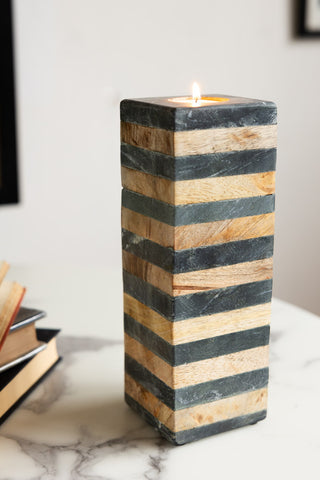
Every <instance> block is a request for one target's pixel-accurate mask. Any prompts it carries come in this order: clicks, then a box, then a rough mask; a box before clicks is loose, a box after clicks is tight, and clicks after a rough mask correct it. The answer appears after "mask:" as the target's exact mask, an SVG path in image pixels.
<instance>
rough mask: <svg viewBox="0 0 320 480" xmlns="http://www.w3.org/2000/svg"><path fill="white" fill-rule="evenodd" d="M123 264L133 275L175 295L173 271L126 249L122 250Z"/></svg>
mask: <svg viewBox="0 0 320 480" xmlns="http://www.w3.org/2000/svg"><path fill="white" fill-rule="evenodd" d="M122 266H123V269H124V270H125V271H126V272H129V273H131V275H135V276H136V277H139V278H142V280H144V281H145V282H148V283H151V285H154V286H155V287H157V288H159V289H160V290H162V291H163V292H166V293H167V294H168V295H173V275H172V273H170V272H168V271H166V270H164V269H163V268H160V267H157V265H154V264H153V263H150V262H147V261H146V260H143V259H142V258H140V257H137V256H136V255H133V254H132V253H129V252H126V251H125V250H122ZM188 293H190V292H188Z"/></svg>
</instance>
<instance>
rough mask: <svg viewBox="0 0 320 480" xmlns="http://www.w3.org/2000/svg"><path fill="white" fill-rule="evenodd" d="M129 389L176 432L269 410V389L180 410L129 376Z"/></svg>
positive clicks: (133, 396)
mask: <svg viewBox="0 0 320 480" xmlns="http://www.w3.org/2000/svg"><path fill="white" fill-rule="evenodd" d="M125 390H126V393H127V394H128V395H130V397H132V398H133V399H134V400H135V401H136V402H138V403H139V404H140V405H141V406H142V407H143V408H145V409H146V410H148V412H150V413H151V414H152V415H153V416H154V417H155V418H157V419H158V420H159V421H160V422H161V423H162V424H164V425H165V426H166V427H167V428H169V430H171V431H172V432H180V431H182V430H189V429H191V428H197V427H201V426H203V425H210V424H211V423H215V422H221V421H223V420H228V419H230V418H234V417H239V416H241V415H248V414H251V413H254V412H259V411H261V410H265V409H266V408H267V395H268V390H267V388H262V389H259V390H254V391H253V392H249V393H242V394H240V395H235V396H232V397H228V398H224V399H222V400H217V401H215V402H210V403H206V404H203V405H197V406H195V407H189V408H185V409H183V410H177V411H174V410H171V408H169V407H167V406H166V405H165V404H164V403H162V402H161V401H160V400H159V399H158V398H157V397H155V396H154V395H152V393H150V392H149V391H148V390H146V389H145V388H144V387H143V386H142V385H140V384H139V383H138V382H136V381H135V380H134V379H133V378H132V377H131V376H130V375H128V374H126V375H125Z"/></svg>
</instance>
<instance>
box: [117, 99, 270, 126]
mask: <svg viewBox="0 0 320 480" xmlns="http://www.w3.org/2000/svg"><path fill="white" fill-rule="evenodd" d="M179 98H186V97H179V96H177V97H175V98H173V96H169V97H151V98H137V99H126V100H123V101H122V102H121V105H120V114H121V121H122V122H129V123H135V124H138V125H143V126H146V127H154V128H162V129H164V130H172V131H184V130H197V129H206V128H211V129H212V128H231V127H246V126H253V125H274V124H276V123H277V108H276V105H275V104H274V103H273V102H270V101H264V100H256V99H251V98H244V97H236V96H232V95H224V94H218V93H215V94H206V95H204V96H203V97H202V98H219V99H221V100H222V99H225V101H223V100H222V101H221V100H220V101H217V102H214V103H212V104H211V105H207V104H205V105H201V103H200V104H199V105H196V106H195V105H191V104H190V105H187V104H186V103H180V102H175V101H174V100H176V99H179Z"/></svg>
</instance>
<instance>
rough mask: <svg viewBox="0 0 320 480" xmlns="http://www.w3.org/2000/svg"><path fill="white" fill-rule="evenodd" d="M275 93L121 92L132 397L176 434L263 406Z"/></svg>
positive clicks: (217, 426) (258, 415) (204, 431)
mask: <svg viewBox="0 0 320 480" xmlns="http://www.w3.org/2000/svg"><path fill="white" fill-rule="evenodd" d="M276 130H277V126H276V107H275V105H274V104H273V103H272V102H265V101H260V100H253V99H247V98H239V97H233V96H230V95H219V94H214V95H207V96H205V97H201V98H200V97H199V98H197V101H196V102H195V101H194V99H193V98H190V97H177V98H172V97H169V98H144V99H136V100H124V101H122V102H121V164H122V186H123V190H122V248H123V288H124V328H125V392H126V393H125V398H126V401H127V403H128V404H129V405H130V406H131V407H132V408H133V409H134V410H135V411H137V412H138V413H139V414H140V415H141V416H142V417H143V418H145V419H146V420H147V421H148V422H149V423H151V424H152V425H153V426H154V427H156V428H157V429H158V430H159V431H160V433H161V434H162V435H163V436H164V437H165V438H167V439H168V440H170V441H171V442H173V443H174V444H178V445H179V444H184V443H187V442H191V441H193V440H197V439H199V438H202V437H206V436H208V435H213V434H216V433H219V432H224V431H226V430H230V429H234V428H237V427H242V426H245V425H249V424H254V423H256V422H258V421H259V420H262V419H264V418H265V416H266V411H267V386H268V344H269V322H270V308H271V296H272V255H273V235H274V190H275V163H276Z"/></svg>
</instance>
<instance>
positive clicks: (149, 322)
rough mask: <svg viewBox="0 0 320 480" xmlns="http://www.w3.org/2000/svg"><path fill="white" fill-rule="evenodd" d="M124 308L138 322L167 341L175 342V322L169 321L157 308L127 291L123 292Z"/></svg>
mask: <svg viewBox="0 0 320 480" xmlns="http://www.w3.org/2000/svg"><path fill="white" fill-rule="evenodd" d="M123 308H124V313H127V314H128V315H130V317H132V318H134V319H135V320H137V322H139V323H141V324H142V325H144V326H145V327H147V328H149V329H150V330H152V331H153V332H154V333H156V334H157V335H159V336H160V337H162V338H163V339H164V340H166V341H167V342H169V343H173V342H172V341H173V336H172V332H173V331H172V325H173V322H169V320H166V319H165V318H164V317H162V316H161V315H159V313H157V312H156V311H155V310H152V309H151V308H149V307H147V306H146V305H144V304H143V303H141V302H139V300H137V299H135V298H134V297H131V295H128V294H127V293H124V294H123Z"/></svg>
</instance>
